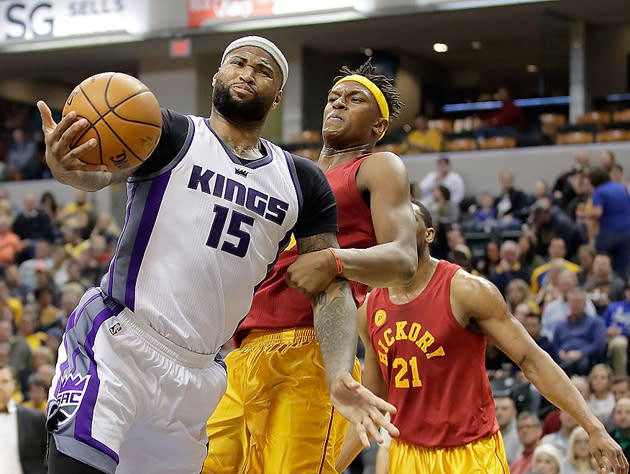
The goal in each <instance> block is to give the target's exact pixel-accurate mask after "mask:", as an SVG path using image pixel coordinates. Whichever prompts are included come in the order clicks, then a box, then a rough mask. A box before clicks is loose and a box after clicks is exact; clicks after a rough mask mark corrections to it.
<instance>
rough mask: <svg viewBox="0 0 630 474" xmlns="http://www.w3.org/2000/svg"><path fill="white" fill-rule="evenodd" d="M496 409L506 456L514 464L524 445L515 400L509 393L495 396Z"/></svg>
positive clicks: (509, 462)
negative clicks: (520, 436)
mask: <svg viewBox="0 0 630 474" xmlns="http://www.w3.org/2000/svg"><path fill="white" fill-rule="evenodd" d="M494 409H495V416H496V417H497V422H498V423H499V429H500V430H501V437H502V438H503V445H504V446H505V456H506V457H507V461H508V464H512V462H514V460H515V459H518V458H519V457H520V455H521V454H522V453H523V446H522V445H521V442H520V441H519V439H518V430H517V428H516V426H517V423H516V405H515V404H514V400H512V398H510V397H509V396H507V395H504V396H495V397H494Z"/></svg>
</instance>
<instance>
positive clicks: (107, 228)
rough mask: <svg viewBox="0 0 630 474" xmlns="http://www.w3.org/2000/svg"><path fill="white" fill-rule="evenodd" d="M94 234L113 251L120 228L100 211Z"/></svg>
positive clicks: (107, 215) (108, 215)
mask: <svg viewBox="0 0 630 474" xmlns="http://www.w3.org/2000/svg"><path fill="white" fill-rule="evenodd" d="M418 192H419V191H418ZM94 234H98V235H102V236H103V237H105V241H106V242H107V245H108V247H110V249H111V250H112V251H113V250H115V246H116V241H117V240H118V236H119V235H120V228H119V227H118V225H117V224H116V222H115V221H114V219H113V217H112V216H111V215H110V214H105V213H101V214H99V215H98V217H97V218H96V225H95V226H94V229H93V230H92V235H94Z"/></svg>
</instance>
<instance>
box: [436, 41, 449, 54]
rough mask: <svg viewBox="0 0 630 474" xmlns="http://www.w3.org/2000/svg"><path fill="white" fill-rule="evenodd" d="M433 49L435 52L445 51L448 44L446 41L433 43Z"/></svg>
mask: <svg viewBox="0 0 630 474" xmlns="http://www.w3.org/2000/svg"><path fill="white" fill-rule="evenodd" d="M433 51H435V52H436V53H446V52H447V51H448V46H447V44H446V43H433Z"/></svg>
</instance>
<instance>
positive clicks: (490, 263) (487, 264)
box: [476, 239, 501, 277]
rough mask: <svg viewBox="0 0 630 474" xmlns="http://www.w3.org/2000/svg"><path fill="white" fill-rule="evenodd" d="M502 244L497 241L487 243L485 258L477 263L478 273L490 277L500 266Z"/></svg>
mask: <svg viewBox="0 0 630 474" xmlns="http://www.w3.org/2000/svg"><path fill="white" fill-rule="evenodd" d="M499 246H500V244H499V242H497V241H496V240H492V239H491V240H488V242H486V252H485V255H484V256H483V257H481V258H480V259H479V261H478V262H477V266H476V268H477V271H479V273H481V274H482V275H485V276H486V277H489V276H490V273H491V272H492V271H493V270H494V268H495V267H496V266H497V265H499V262H500V261H501V252H500V247H499Z"/></svg>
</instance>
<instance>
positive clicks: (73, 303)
mask: <svg viewBox="0 0 630 474" xmlns="http://www.w3.org/2000/svg"><path fill="white" fill-rule="evenodd" d="M82 295H83V291H81V289H80V288H78V287H76V288H72V287H70V286H64V287H63V288H62V290H61V298H60V301H61V303H60V304H59V306H61V309H60V310H59V313H57V315H56V316H55V321H59V322H60V324H61V327H62V328H65V327H66V323H67V322H68V318H69V317H70V315H71V314H72V312H73V311H74V309H75V308H76V307H77V305H78V304H79V301H80V300H81V296H82ZM53 328H54V327H53ZM53 328H51V329H48V330H47V331H46V334H50V332H51V330H52V329H53ZM59 339H60V340H61V338H59ZM55 354H56V352H55Z"/></svg>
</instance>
